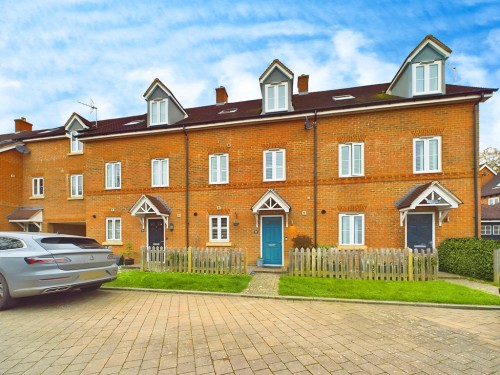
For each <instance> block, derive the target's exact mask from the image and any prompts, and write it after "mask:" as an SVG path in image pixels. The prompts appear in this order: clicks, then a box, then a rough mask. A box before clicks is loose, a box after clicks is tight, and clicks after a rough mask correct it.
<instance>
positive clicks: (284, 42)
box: [0, 0, 500, 149]
mask: <svg viewBox="0 0 500 375" xmlns="http://www.w3.org/2000/svg"><path fill="white" fill-rule="evenodd" d="M427 34H433V35H434V36H435V37H437V38H438V39H439V40H441V41H442V42H443V43H445V44H446V45H447V46H449V47H450V48H451V49H452V50H453V53H452V55H451V56H450V58H449V59H448V63H449V64H450V66H455V67H456V68H457V75H456V79H454V77H453V72H452V70H451V68H450V69H448V71H447V83H454V84H458V85H470V86H481V87H493V88H498V87H500V1H498V0H493V1H488V0H484V1H481V0H462V1H460V0H455V1H411V2H403V1H378V2H377V1H325V0H324V1H272V2H270V1H259V0H254V1H251V2H250V1H249V2H238V1H199V2H197V1H190V2H186V1H178V2H177V1H152V0H150V1H147V0H146V1H123V0H108V1H92V0H66V1H60V0H44V1H22V0H17V1H0V103H1V104H0V133H8V132H12V131H13V128H14V122H13V120H14V119H15V118H19V117H22V116H23V117H26V118H27V119H28V121H30V122H32V123H33V124H34V128H35V129H42V128H52V127H56V126H60V125H63V124H64V123H65V122H66V120H67V119H68V118H69V116H70V115H71V114H72V113H73V112H77V113H80V114H81V115H83V116H84V117H86V118H88V119H90V120H93V119H94V116H95V115H94V114H90V113H89V109H88V108H86V107H84V106H82V105H81V104H79V103H78V101H81V102H89V100H90V98H92V100H93V102H94V103H95V105H96V106H97V107H98V118H99V119H105V118H112V117H122V116H128V115H136V114H142V113H144V112H145V111H146V104H145V101H144V99H143V97H142V95H143V94H144V92H145V91H146V89H147V88H148V86H149V85H150V83H151V82H152V81H153V80H154V78H156V77H158V78H160V79H161V80H162V82H164V83H165V84H166V85H167V86H168V87H169V88H170V90H171V91H172V92H173V93H174V95H175V96H176V97H177V99H178V100H179V101H180V103H181V104H182V105H183V106H184V107H186V108H189V107H192V106H199V105H209V104H213V103H214V102H215V88H216V87H218V86H220V85H224V86H225V87H226V89H227V91H228V94H229V100H230V101H238V100H246V99H256V98H259V96H260V91H259V83H258V78H259V76H260V75H261V74H262V72H263V71H264V70H265V69H266V68H267V66H268V65H269V64H270V63H271V62H272V60H273V59H275V58H279V59H280V60H281V61H282V62H283V63H284V64H285V65H287V66H288V67H289V68H290V69H291V70H292V71H293V72H294V73H295V76H296V77H297V76H299V75H300V74H309V75H310V81H309V90H310V91H319V90H326V89H335V88H342V87H351V86H358V85H366V84H374V83H383V82H389V81H390V80H391V79H392V78H393V76H394V75H395V73H396V71H397V69H398V68H399V66H400V65H401V64H402V62H403V60H404V59H405V58H406V56H407V55H408V54H409V53H410V52H411V50H412V49H413V48H414V47H415V46H416V45H417V44H418V43H419V42H420V41H421V40H422V39H423V38H424V37H425V36H426V35H427ZM480 113H481V147H482V148H484V147H487V146H493V147H496V148H499V149H500V93H497V94H496V95H495V96H494V97H493V98H492V99H490V100H489V101H488V102H486V103H484V104H482V105H481V112H480Z"/></svg>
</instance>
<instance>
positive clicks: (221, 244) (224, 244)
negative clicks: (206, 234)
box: [205, 242, 232, 247]
mask: <svg viewBox="0 0 500 375" xmlns="http://www.w3.org/2000/svg"><path fill="white" fill-rule="evenodd" d="M205 246H209V247H230V246H232V244H231V242H207V243H205Z"/></svg>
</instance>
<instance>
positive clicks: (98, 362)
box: [0, 290, 500, 374]
mask: <svg viewBox="0 0 500 375" xmlns="http://www.w3.org/2000/svg"><path fill="white" fill-rule="evenodd" d="M499 343H500V311H498V310H496V311H476V310H452V309H443V308H429V307H411V306H387V305H368V304H356V303H339V302H334V303H331V302H319V301H317V302H314V301H283V300H274V299H262V298H245V297H240V296H229V297H224V296H213V295H187V294H163V293H149V292H135V291H110V290H100V291H96V292H94V293H87V294H82V293H79V292H71V293H67V294H63V295H51V296H46V297H35V298H29V299H26V300H23V301H21V303H20V304H19V306H18V307H17V308H15V309H12V310H8V311H3V312H0V374H61V373H62V374H156V373H160V374H175V373H177V374H181V373H186V374H187V373H190V374H210V373H216V374H225V373H237V374H251V373H256V374H270V373H274V374H289V373H294V374H296V373H304V374H306V373H312V374H326V373H339V374H347V373H349V374H351V373H368V374H378V373H391V374H398V373H411V374H441V373H443V374H458V373H470V374H488V373H490V374H493V373H500V345H499Z"/></svg>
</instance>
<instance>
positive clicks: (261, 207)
mask: <svg viewBox="0 0 500 375" xmlns="http://www.w3.org/2000/svg"><path fill="white" fill-rule="evenodd" d="M290 209H291V208H290V205H289V204H288V203H286V201H285V200H284V199H283V198H282V197H281V196H280V195H279V194H278V193H277V192H276V191H274V190H273V189H268V190H267V191H266V192H265V193H264V194H263V195H262V197H260V199H259V200H258V201H257V202H256V203H255V204H254V205H253V206H252V212H253V213H254V215H255V227H256V228H258V227H259V213H263V212H266V211H284V212H285V217H286V226H287V227H288V213H289V212H290Z"/></svg>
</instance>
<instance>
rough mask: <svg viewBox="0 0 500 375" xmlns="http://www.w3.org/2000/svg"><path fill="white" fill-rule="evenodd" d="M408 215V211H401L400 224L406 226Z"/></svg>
mask: <svg viewBox="0 0 500 375" xmlns="http://www.w3.org/2000/svg"><path fill="white" fill-rule="evenodd" d="M407 215H408V211H399V226H400V227H404V226H405V220H406V216H407Z"/></svg>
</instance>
